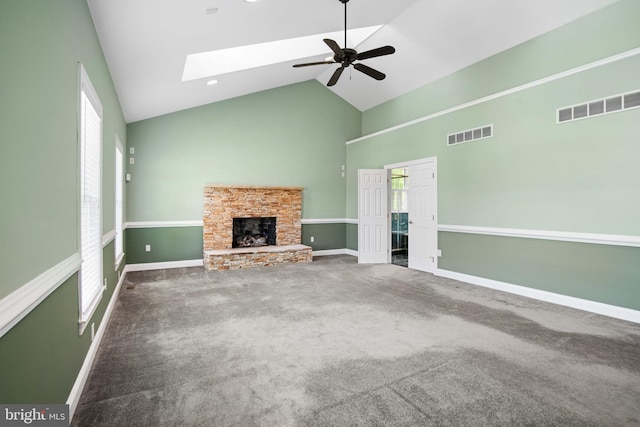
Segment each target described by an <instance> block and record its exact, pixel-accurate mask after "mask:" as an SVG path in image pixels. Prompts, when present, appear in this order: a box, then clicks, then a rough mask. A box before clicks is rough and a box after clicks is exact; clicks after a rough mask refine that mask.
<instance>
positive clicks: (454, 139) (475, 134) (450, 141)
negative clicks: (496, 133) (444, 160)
mask: <svg viewBox="0 0 640 427" xmlns="http://www.w3.org/2000/svg"><path fill="white" fill-rule="evenodd" d="M492 136H493V125H486V126H481V127H479V128H475V129H469V130H463V131H461V132H456V133H451V134H449V135H447V145H455V144H460V143H463V142H469V141H475V140H477V139H485V138H489V137H492Z"/></svg>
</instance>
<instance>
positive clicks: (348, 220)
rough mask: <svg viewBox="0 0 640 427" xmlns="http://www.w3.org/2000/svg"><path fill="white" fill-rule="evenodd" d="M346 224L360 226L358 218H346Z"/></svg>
mask: <svg viewBox="0 0 640 427" xmlns="http://www.w3.org/2000/svg"><path fill="white" fill-rule="evenodd" d="M344 222H345V223H347V224H356V225H358V218H346V219H345V220H344Z"/></svg>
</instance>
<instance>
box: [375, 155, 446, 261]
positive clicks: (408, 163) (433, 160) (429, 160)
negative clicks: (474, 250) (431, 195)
mask: <svg viewBox="0 0 640 427" xmlns="http://www.w3.org/2000/svg"><path fill="white" fill-rule="evenodd" d="M423 163H433V167H434V172H435V177H434V189H435V193H436V194H435V208H434V210H435V216H436V217H435V221H436V231H435V244H436V248H438V230H437V226H438V157H437V156H434V157H426V158H422V159H416V160H408V161H406V162H399V163H392V164H388V165H384V169H389V170H390V169H397V168H408V167H409V166H415V165H420V164H423ZM409 180H411V176H409ZM409 185H411V184H409ZM389 194H391V183H389ZM388 208H389V209H390V208H391V206H388ZM409 215H411V212H409ZM409 239H411V234H409ZM387 240H388V246H389V253H391V227H389V236H388V237H387ZM436 251H437V252H436V256H435V260H434V270H437V269H438V258H439V257H440V250H439V249H436Z"/></svg>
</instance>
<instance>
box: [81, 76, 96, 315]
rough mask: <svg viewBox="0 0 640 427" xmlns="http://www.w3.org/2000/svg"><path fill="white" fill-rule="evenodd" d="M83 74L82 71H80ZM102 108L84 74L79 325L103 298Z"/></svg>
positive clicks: (82, 93) (82, 80) (82, 78)
mask: <svg viewBox="0 0 640 427" xmlns="http://www.w3.org/2000/svg"><path fill="white" fill-rule="evenodd" d="M82 71H84V70H82ZM101 154H102V106H101V104H100V102H99V100H98V98H97V96H96V95H95V91H94V90H93V87H92V86H91V83H90V81H89V80H88V77H87V76H86V73H84V72H81V92H80V235H81V238H80V240H81V242H80V251H81V254H82V267H81V269H80V284H79V287H80V289H79V299H80V321H81V322H86V321H87V320H88V319H89V318H90V317H91V314H92V313H93V311H94V310H95V307H96V306H97V304H98V302H99V301H100V297H101V296H102V292H101V291H102V239H101V237H102V221H101V210H100V209H101V192H102V185H101V163H102V161H101V159H102V155H101Z"/></svg>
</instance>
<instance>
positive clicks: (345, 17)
mask: <svg viewBox="0 0 640 427" xmlns="http://www.w3.org/2000/svg"><path fill="white" fill-rule="evenodd" d="M340 1H341V2H342V4H344V48H345V49H346V48H347V3H349V0H340Z"/></svg>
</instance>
